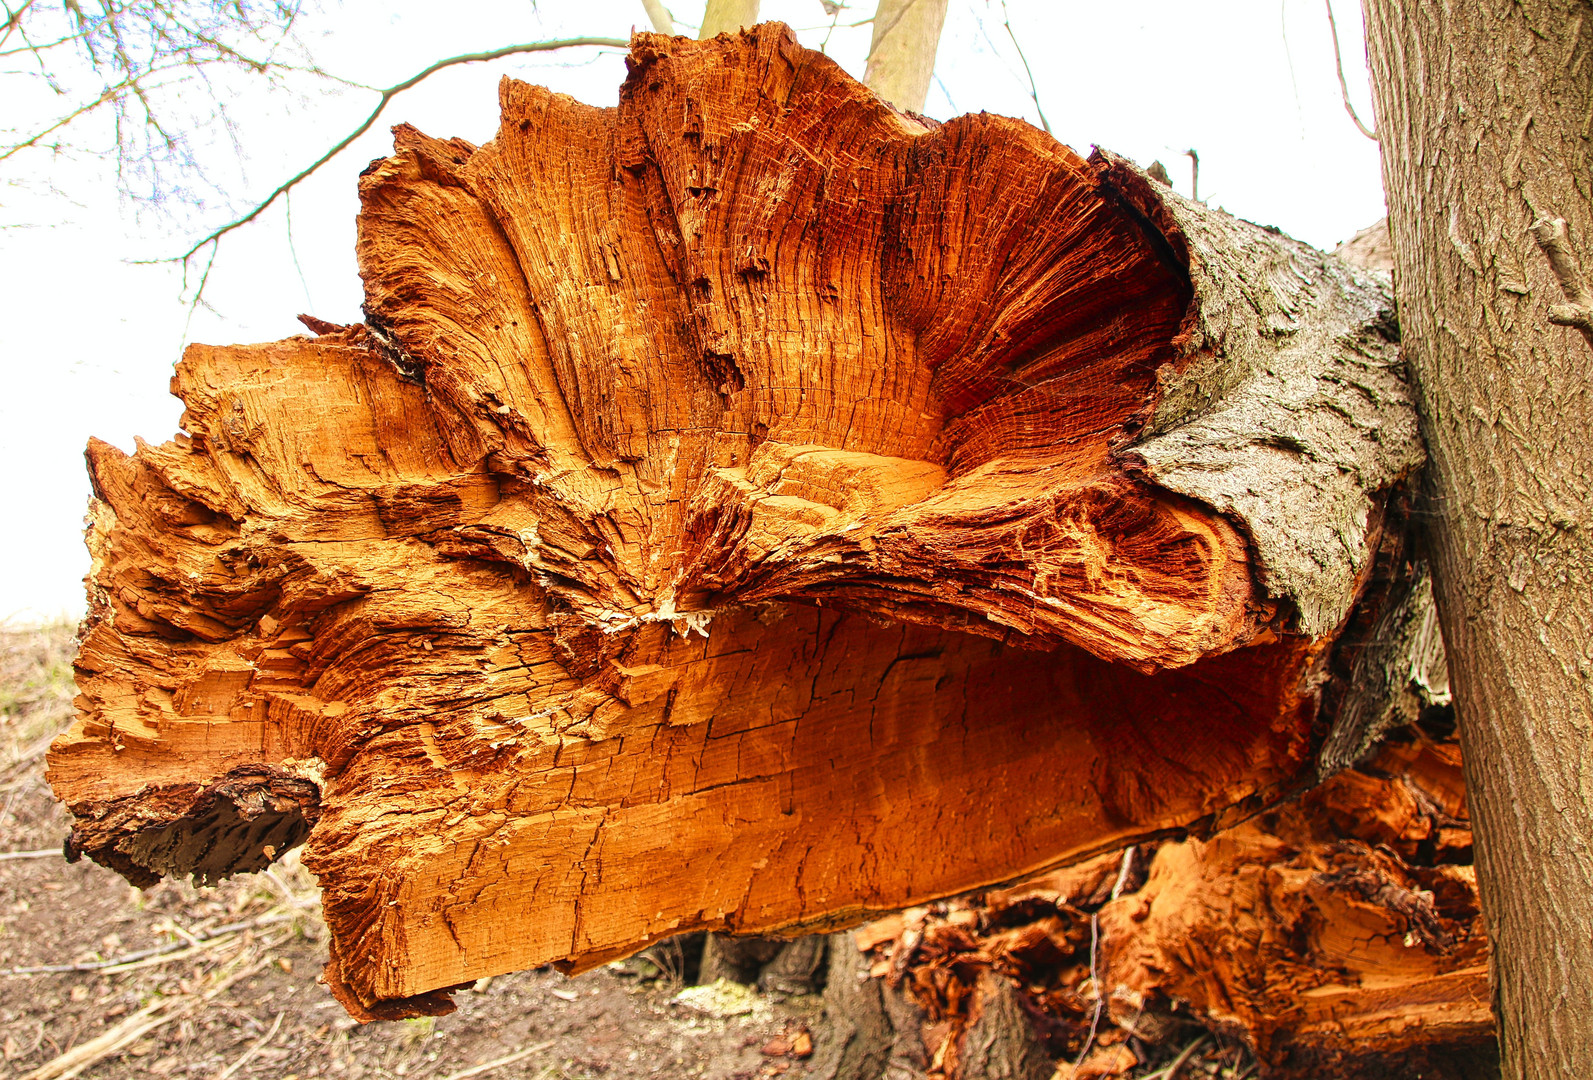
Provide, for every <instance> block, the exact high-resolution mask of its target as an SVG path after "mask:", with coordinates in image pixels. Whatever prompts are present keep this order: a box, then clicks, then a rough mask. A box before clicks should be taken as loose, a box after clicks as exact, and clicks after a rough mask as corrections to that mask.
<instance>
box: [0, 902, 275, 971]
mask: <svg viewBox="0 0 1593 1080" xmlns="http://www.w3.org/2000/svg"><path fill="white" fill-rule="evenodd" d="M293 918H294V916H292V915H283V914H278V913H267V914H265V915H261V916H259V917H258V918H254V919H245V920H244V921H243V922H235V923H229V924H227V925H226V926H218V927H216V928H215V929H214V930H211V931H209V932H208V933H206V934H204V935H203V936H202V937H201V936H195V937H193V938H192V940H193V942H194V944H190V943H189V942H187V941H173V942H169V943H168V944H165V945H158V946H156V947H155V948H153V949H140V950H138V951H137V952H130V953H124V954H123V955H121V956H116V957H112V958H111V959H109V960H88V961H85V962H83V963H81V964H50V965H47V966H44V967H25V968H11V969H10V970H9V971H0V975H60V974H64V973H66V972H70V971H107V970H109V969H112V968H120V967H121V966H122V965H124V964H132V963H135V962H137V961H139V960H144V959H147V958H148V957H152V956H165V955H166V954H167V953H175V952H177V951H178V950H179V949H181V950H184V952H185V953H192V952H194V951H197V949H198V948H199V947H200V946H205V945H213V944H215V943H216V942H217V941H219V939H221V938H224V937H227V936H228V935H230V934H236V933H238V932H239V931H242V930H256V929H259V928H260V927H262V926H272V925H274V924H276V923H284V922H288V921H290V920H291V919H293Z"/></svg>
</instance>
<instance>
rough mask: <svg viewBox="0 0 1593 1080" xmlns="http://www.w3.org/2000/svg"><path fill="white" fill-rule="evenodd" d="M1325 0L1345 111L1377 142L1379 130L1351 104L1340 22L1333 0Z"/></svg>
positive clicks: (1356, 124)
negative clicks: (1367, 123) (1334, 16)
mask: <svg viewBox="0 0 1593 1080" xmlns="http://www.w3.org/2000/svg"><path fill="white" fill-rule="evenodd" d="M1323 2H1324V3H1326V4H1327V13H1328V29H1329V30H1330V31H1331V32H1332V34H1333V66H1334V67H1335V68H1337V69H1338V73H1339V92H1340V93H1341V94H1343V95H1344V111H1345V112H1347V113H1349V114H1350V119H1351V120H1354V121H1355V126H1356V128H1357V129H1359V130H1360V133H1361V134H1362V135H1365V136H1366V137H1367V138H1368V139H1371V140H1372V141H1373V142H1377V141H1378V139H1377V132H1375V131H1373V130H1372V129H1371V128H1369V127H1367V126H1366V125H1365V124H1363V123H1361V118H1360V116H1359V114H1357V113H1356V111H1355V106H1354V105H1351V104H1350V84H1349V83H1347V82H1345V81H1344V58H1343V57H1341V56H1340V55H1339V24H1338V23H1336V22H1334V21H1333V0H1323Z"/></svg>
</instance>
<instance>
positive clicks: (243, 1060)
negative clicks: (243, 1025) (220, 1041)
mask: <svg viewBox="0 0 1593 1080" xmlns="http://www.w3.org/2000/svg"><path fill="white" fill-rule="evenodd" d="M286 1015H287V1014H286V1013H281V1012H279V1013H277V1018H276V1019H275V1020H274V1021H272V1023H271V1030H270V1031H268V1032H266V1033H265V1034H264V1035H262V1036H260V1037H259V1038H258V1039H256V1040H255V1041H254V1044H253V1045H252V1046H250V1047H249V1049H247V1050H245V1051H244V1052H243V1056H241V1057H240V1058H238V1060H237V1061H234V1062H233V1063H232V1064H231V1065H228V1066H227V1067H226V1068H225V1069H222V1070H221V1071H220V1072H218V1073H217V1074H216V1080H229V1078H230V1077H231V1076H232V1075H233V1074H234V1073H236V1072H237V1071H238V1070H239V1069H241V1068H243V1067H244V1066H245V1065H247V1064H249V1061H250V1059H252V1058H253V1057H254V1056H255V1055H256V1054H258V1053H259V1052H260V1051H261V1050H263V1049H265V1046H266V1044H267V1043H269V1042H270V1041H271V1040H272V1039H274V1038H276V1034H277V1029H278V1028H280V1027H281V1026H282V1018H283V1017H284V1016H286Z"/></svg>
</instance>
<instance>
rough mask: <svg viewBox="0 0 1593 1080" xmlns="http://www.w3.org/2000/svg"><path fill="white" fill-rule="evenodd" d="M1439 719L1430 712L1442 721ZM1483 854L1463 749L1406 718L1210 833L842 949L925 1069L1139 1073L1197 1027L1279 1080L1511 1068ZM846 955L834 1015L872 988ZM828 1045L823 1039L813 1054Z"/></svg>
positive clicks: (936, 1075)
mask: <svg viewBox="0 0 1593 1080" xmlns="http://www.w3.org/2000/svg"><path fill="white" fill-rule="evenodd" d="M1446 714H1447V710H1443V709H1437V710H1432V711H1431V712H1430V713H1429V716H1430V717H1434V716H1436V717H1438V718H1439V720H1438V724H1437V726H1438V728H1439V730H1440V731H1441V729H1442V726H1443V724H1442V718H1443V717H1444V716H1445V715H1446ZM1429 726H1431V725H1429ZM1470 860H1471V833H1470V829H1469V820H1468V818H1467V816H1466V806H1465V791H1464V788H1463V785H1462V781H1461V764H1460V755H1459V752H1458V746H1457V744H1456V742H1455V740H1454V738H1453V736H1452V735H1449V736H1444V735H1442V734H1440V735H1438V736H1436V737H1435V736H1434V734H1432V733H1431V731H1429V730H1428V729H1427V728H1426V727H1424V726H1422V725H1412V726H1407V727H1405V728H1402V729H1400V730H1399V731H1398V732H1397V733H1396V734H1395V735H1394V736H1393V738H1392V739H1391V741H1390V742H1389V743H1388V744H1387V745H1386V746H1385V747H1384V749H1383V750H1382V751H1381V752H1380V753H1379V755H1378V756H1377V757H1376V758H1375V759H1373V760H1372V761H1370V762H1367V763H1365V764H1363V765H1362V766H1360V767H1359V768H1357V769H1354V770H1349V771H1346V772H1344V773H1341V774H1340V775H1338V776H1336V777H1334V778H1333V779H1331V780H1329V781H1328V782H1327V783H1325V784H1324V785H1322V786H1321V787H1319V788H1317V789H1315V790H1313V791H1312V792H1311V793H1310V794H1309V795H1307V796H1306V797H1305V798H1304V799H1302V800H1300V801H1299V802H1296V803H1293V804H1290V805H1288V806H1286V807H1283V808H1281V809H1279V810H1276V811H1271V812H1268V813H1265V814H1263V815H1261V816H1260V817H1258V818H1256V819H1253V820H1252V821H1249V822H1246V823H1245V824H1243V825H1240V826H1237V827H1235V828H1233V829H1229V830H1225V831H1223V832H1221V833H1218V834H1217V835H1215V836H1213V837H1212V838H1210V839H1209V840H1205V841H1201V840H1188V841H1185V842H1179V843H1166V844H1162V845H1160V846H1159V847H1158V846H1155V845H1151V846H1148V847H1141V848H1139V849H1137V850H1133V851H1130V852H1129V853H1126V854H1120V853H1115V852H1114V853H1111V854H1108V855H1105V856H1102V857H1100V858H1097V859H1095V860H1091V861H1090V862H1086V863H1083V864H1080V865H1078V866H1075V867H1070V868H1068V869H1066V870H1061V871H1056V872H1052V873H1050V874H1046V875H1043V876H1040V877H1037V878H1034V879H1032V880H1030V881H1027V882H1024V883H1022V884H1020V885H1016V886H1012V887H1010V888H1006V889H999V890H992V891H989V892H985V893H976V894H973V895H970V896H966V897H962V898H959V899H957V900H953V901H951V902H949V903H943V904H935V905H930V906H927V907H921V908H917V909H913V910H909V911H907V912H905V913H903V914H901V915H896V916H892V917H890V918H888V919H883V920H879V921H877V922H875V923H871V924H869V925H868V926H865V927H863V928H862V929H860V930H857V931H855V932H854V933H853V934H850V935H844V936H842V938H840V939H838V940H837V943H836V944H834V945H832V950H834V951H836V952H837V953H842V954H844V953H845V952H847V951H852V950H855V951H857V952H861V953H863V954H864V955H865V960H864V961H863V962H862V964H861V968H862V969H866V970H867V971H868V972H869V974H870V976H871V980H872V982H873V983H874V984H875V986H876V987H877V989H876V990H875V991H873V992H874V993H877V994H878V995H879V996H880V999H881V1000H887V999H888V996H889V995H890V994H892V993H903V992H905V993H906V995H907V996H908V998H909V999H910V1000H912V1001H913V1002H915V1003H916V1005H917V1007H918V1008H919V1009H920V1010H921V1013H920V1019H919V1024H918V1027H917V1028H916V1029H914V1030H913V1031H912V1032H907V1033H905V1035H904V1033H903V1032H901V1031H897V1030H896V1029H895V1028H892V1027H891V1026H889V1025H879V1026H877V1027H875V1028H870V1029H869V1031H872V1032H874V1035H875V1042H874V1043H873V1044H871V1045H872V1046H873V1054H874V1056H875V1057H878V1056H880V1055H881V1054H883V1053H884V1047H886V1046H887V1045H893V1044H895V1043H897V1042H900V1041H901V1040H902V1039H903V1038H904V1037H906V1036H910V1035H915V1034H916V1037H917V1039H918V1041H919V1042H921V1043H922V1045H923V1047H924V1050H923V1061H924V1062H925V1064H924V1065H923V1066H922V1069H921V1071H920V1072H917V1073H911V1074H909V1075H913V1076H915V1077H918V1076H927V1077H931V1078H933V1080H977V1078H980V1077H985V1076H1018V1075H1042V1076H1048V1075H1050V1067H1049V1066H1045V1067H1041V1066H1039V1065H1038V1064H1037V1063H1038V1062H1040V1061H1049V1060H1051V1059H1055V1060H1056V1061H1057V1062H1058V1063H1059V1065H1060V1068H1059V1069H1058V1072H1057V1075H1058V1076H1059V1077H1062V1078H1064V1080H1083V1078H1086V1077H1115V1076H1125V1075H1130V1074H1138V1071H1139V1070H1140V1069H1141V1068H1143V1067H1146V1066H1151V1065H1156V1064H1160V1063H1165V1062H1166V1061H1167V1060H1168V1058H1170V1057H1172V1056H1174V1055H1175V1054H1176V1052H1177V1050H1179V1049H1181V1048H1182V1047H1185V1046H1187V1045H1189V1044H1190V1043H1191V1042H1193V1040H1194V1039H1195V1036H1196V1034H1198V1033H1199V1031H1200V1030H1201V1029H1202V1028H1204V1029H1205V1030H1207V1031H1210V1032H1212V1033H1215V1034H1217V1035H1219V1036H1221V1037H1222V1038H1223V1039H1224V1040H1226V1041H1228V1042H1230V1043H1232V1042H1240V1043H1243V1044H1244V1045H1245V1046H1247V1047H1248V1048H1249V1049H1250V1050H1251V1051H1253V1052H1254V1053H1255V1055H1256V1056H1257V1057H1258V1058H1259V1060H1260V1063H1261V1065H1262V1067H1263V1070H1264V1073H1263V1074H1264V1075H1265V1076H1267V1077H1269V1078H1273V1080H1322V1078H1328V1077H1331V1078H1333V1080H1362V1078H1364V1080H1404V1078H1409V1080H1417V1078H1424V1080H1462V1078H1468V1077H1483V1076H1487V1075H1490V1072H1491V1075H1493V1076H1497V1075H1498V1066H1497V1060H1496V1058H1495V1057H1493V1056H1492V1055H1491V1053H1490V1052H1491V1049H1492V1047H1491V1043H1492V1039H1493V1018H1492V1015H1491V1012H1490V1009H1489V1002H1488V994H1487V979H1488V974H1487V957H1488V952H1487V940H1486V937H1485V935H1484V933H1483V927H1482V918H1481V915H1480V914H1479V911H1478V904H1477V891H1476V881H1475V876H1474V874H1473V872H1472V867H1471V866H1470ZM1092 954H1093V955H1092ZM849 965H851V961H850V960H849V958H848V957H846V956H845V955H838V956H837V957H836V958H835V959H834V960H833V961H832V966H831V971H832V978H833V977H835V976H834V973H835V972H837V971H841V970H842V969H843V968H844V969H845V971H844V974H846V975H849V976H850V981H847V980H845V979H843V980H842V981H841V982H840V983H839V984H835V985H834V987H833V988H831V989H827V990H826V1007H827V1008H826V1012H827V1015H828V1016H829V1017H830V1018H832V1024H844V1023H845V1018H846V1017H847V1016H848V1015H850V1014H849V1013H848V1011H847V1010H848V1009H849V1008H850V1007H851V1003H852V1002H853V1001H856V1000H865V999H867V1000H872V998H870V997H869V995H870V993H871V991H869V990H868V989H866V988H859V987H858V986H857V985H856V982H857V978H856V973H855V972H854V971H853V970H852V967H851V966H849ZM996 987H999V988H1000V991H999V992H997V991H996V989H995V988H996ZM998 1016H999V1017H1000V1019H999V1020H998V1019H997V1017H998ZM1092 1030H1093V1032H1094V1034H1093V1036H1092V1034H1091V1032H1092ZM849 1034H850V1037H851V1040H852V1041H851V1043H850V1045H851V1052H852V1053H853V1054H854V1055H862V1053H863V1049H864V1046H863V1036H862V1035H859V1034H857V1033H849ZM832 1039H833V1035H832V1031H831V1029H828V1028H827V1029H823V1030H821V1033H820V1038H819V1044H818V1045H819V1049H820V1052H821V1053H833V1052H834V1051H833V1047H832V1045H831V1043H832ZM992 1046H995V1047H999V1048H1000V1050H999V1052H992V1051H991V1050H990V1049H989V1047H992ZM864 1056H866V1055H864ZM992 1062H996V1063H997V1064H995V1065H994V1066H992ZM1075 1065H1077V1068H1076V1069H1075V1067H1074V1066H1075ZM856 1075H861V1074H856ZM1186 1075H1202V1073H1200V1072H1198V1071H1191V1072H1189V1073H1187V1074H1186Z"/></svg>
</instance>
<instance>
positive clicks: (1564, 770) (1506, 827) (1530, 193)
mask: <svg viewBox="0 0 1593 1080" xmlns="http://www.w3.org/2000/svg"><path fill="white" fill-rule="evenodd" d="M1366 13H1367V44H1368V48H1369V55H1370V59H1371V64H1372V76H1373V79H1372V82H1373V88H1374V91H1375V100H1376V104H1377V129H1378V132H1379V135H1380V139H1381V141H1382V156H1383V180H1384V186H1385V188H1386V189H1387V193H1388V209H1389V226H1390V231H1391V233H1392V236H1393V247H1394V256H1395V267H1396V271H1395V274H1396V279H1397V281H1398V283H1399V301H1400V323H1401V327H1402V329H1403V333H1404V345H1405V349H1406V352H1407V354H1408V355H1409V357H1410V362H1411V368H1412V372H1413V375H1414V377H1415V379H1416V381H1417V383H1418V385H1419V386H1420V388H1421V391H1422V414H1423V425H1424V431H1425V434H1426V438H1427V441H1428V444H1429V446H1430V447H1431V449H1432V453H1433V468H1432V472H1431V476H1430V479H1429V481H1428V499H1427V503H1426V507H1427V510H1428V519H1429V520H1430V522H1431V547H1432V551H1433V563H1434V578H1435V582H1436V587H1435V592H1436V594H1437V599H1438V606H1439V611H1440V613H1441V614H1442V616H1443V620H1442V621H1443V629H1444V637H1445V640H1446V642H1447V644H1448V647H1449V655H1450V658H1451V662H1452V665H1453V669H1454V683H1455V693H1456V702H1457V708H1458V710H1459V716H1460V732H1461V740H1462V743H1463V744H1464V746H1465V750H1466V769H1467V774H1468V779H1469V780H1470V782H1471V790H1472V793H1473V794H1472V807H1473V811H1474V814H1475V817H1476V825H1477V868H1478V875H1479V877H1480V879H1481V886H1482V896H1483V909H1484V911H1485V912H1486V913H1487V916H1488V923H1489V933H1490V934H1491V936H1492V938H1493V940H1494V942H1495V944H1496V946H1497V947H1496V950H1495V954H1494V960H1495V976H1496V981H1495V986H1494V996H1495V999H1496V1004H1497V1007H1498V1010H1499V1018H1500V1038H1501V1045H1502V1049H1503V1055H1504V1075H1505V1077H1506V1078H1507V1080H1520V1078H1533V1080H1548V1078H1551V1077H1552V1078H1554V1080H1562V1078H1565V1077H1571V1076H1581V1075H1585V1074H1586V1073H1587V1072H1588V1070H1589V1065H1588V1063H1589V1061H1590V1060H1593V851H1590V848H1589V842H1590V838H1593V772H1590V761H1593V758H1590V755H1589V736H1590V733H1593V528H1590V524H1593V521H1590V518H1589V506H1590V505H1593V502H1590V487H1589V486H1590V482H1593V439H1590V438H1589V436H1588V433H1589V431H1590V430H1593V377H1590V375H1589V372H1590V370H1593V353H1590V352H1589V348H1588V340H1586V339H1585V338H1584V336H1583V334H1582V333H1579V332H1578V331H1577V330H1576V329H1572V328H1571V327H1568V326H1563V325H1556V324H1555V319H1556V317H1557V313H1556V311H1555V309H1556V308H1557V307H1559V306H1560V305H1562V304H1564V303H1565V301H1566V300H1567V299H1569V298H1570V297H1569V296H1568V295H1567V293H1566V291H1565V290H1564V289H1563V287H1562V284H1561V282H1560V281H1558V280H1556V274H1555V273H1554V272H1553V271H1554V268H1553V266H1552V265H1551V262H1550V260H1549V259H1548V258H1545V255H1544V253H1543V252H1540V250H1539V248H1538V243H1537V242H1536V241H1535V240H1534V237H1533V234H1532V231H1531V230H1532V227H1533V225H1534V223H1535V222H1538V221H1540V220H1548V221H1550V222H1552V221H1553V220H1555V219H1564V221H1565V222H1567V223H1568V224H1569V234H1570V248H1571V252H1572V254H1574V255H1576V256H1577V257H1578V259H1579V260H1580V261H1581V262H1582V264H1583V265H1584V266H1587V265H1589V263H1588V261H1587V260H1588V259H1589V258H1593V247H1590V244H1593V191H1590V189H1589V186H1588V168H1589V163H1590V158H1589V145H1588V133H1589V132H1588V117H1589V115H1590V110H1593V81H1590V80H1589V78H1588V64H1589V63H1590V58H1589V55H1588V54H1589V43H1588V38H1587V34H1588V31H1589V29H1590V27H1593V22H1590V21H1589V12H1588V10H1587V8H1586V6H1585V5H1583V4H1579V3H1574V2H1571V0H1530V2H1522V3H1516V2H1513V0H1512V2H1504V0H1483V2H1478V3H1468V4H1457V5H1431V4H1424V3H1419V2H1407V0H1367V3H1366ZM1553 233H1554V229H1553V227H1552V225H1551V226H1550V227H1549V229H1548V231H1547V233H1546V234H1545V235H1546V237H1552V235H1553ZM1573 291H1574V290H1573Z"/></svg>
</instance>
